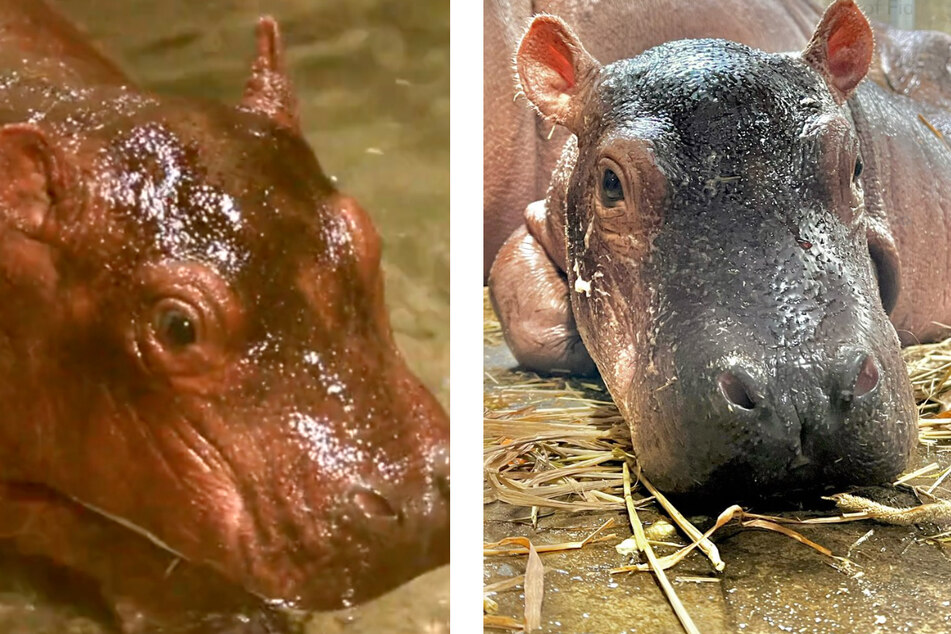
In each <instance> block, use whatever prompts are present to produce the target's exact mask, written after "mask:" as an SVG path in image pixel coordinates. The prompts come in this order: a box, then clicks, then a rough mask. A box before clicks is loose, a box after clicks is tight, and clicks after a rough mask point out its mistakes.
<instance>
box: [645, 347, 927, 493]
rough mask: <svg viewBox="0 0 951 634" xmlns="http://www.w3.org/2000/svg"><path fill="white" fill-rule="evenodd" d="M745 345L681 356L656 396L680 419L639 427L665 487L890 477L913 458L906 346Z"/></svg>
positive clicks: (725, 488) (753, 488) (766, 486)
mask: <svg viewBox="0 0 951 634" xmlns="http://www.w3.org/2000/svg"><path fill="white" fill-rule="evenodd" d="M743 356H745V357H746V358H742V357H741V356H740V355H729V356H721V357H719V358H717V359H716V360H711V361H709V362H703V361H698V360H697V359H696V358H694V359H691V360H690V362H688V361H687V360H685V359H683V358H682V359H681V361H680V363H678V365H677V366H676V369H675V372H676V377H677V381H674V382H668V384H667V387H665V388H663V391H668V390H669V391H670V393H669V394H666V395H663V397H662V398H658V400H657V401H656V402H657V404H658V407H659V408H660V410H661V414H662V416H663V417H664V418H666V419H667V421H668V425H669V426H667V427H666V431H662V432H660V434H656V433H655V434H651V433H650V431H651V430H650V429H643V428H642V429H641V431H640V433H641V434H642V436H641V441H642V442H640V443H639V444H640V446H641V447H642V450H641V452H640V453H639V454H638V457H639V459H640V461H641V463H642V465H643V467H644V470H645V472H646V473H647V474H648V476H649V477H651V478H652V479H653V480H654V481H655V483H656V484H657V485H658V486H659V487H661V488H664V489H666V490H669V491H672V492H677V493H683V494H687V495H689V494H691V493H696V492H699V491H700V490H701V489H702V490H703V491H704V492H705V495H708V494H709V493H710V492H711V491H712V492H716V491H720V492H722V495H726V496H731V497H736V496H739V497H741V498H749V497H769V496H770V495H776V494H781V495H788V494H789V493H790V492H793V491H797V490H799V491H802V492H807V491H811V490H815V489H819V488H825V487H837V486H845V485H849V484H853V483H859V482H865V483H868V482H885V481H888V480H889V479H891V478H893V477H894V476H895V475H896V474H897V473H899V472H900V471H901V470H902V469H903V468H904V466H905V464H907V460H908V456H909V454H910V452H911V449H912V447H913V443H914V438H915V434H914V431H913V430H914V421H915V409H914V402H913V400H912V396H911V390H910V387H909V385H908V383H907V379H906V378H905V377H904V376H903V371H902V366H901V364H900V359H899V358H898V355H897V351H895V352H891V353H890V354H889V353H888V352H885V351H881V352H876V351H873V350H871V349H870V348H867V347H862V346H857V347H856V346H842V347H841V348H840V349H838V350H836V351H834V352H832V353H829V354H823V353H814V354H808V355H806V354H802V353H801V352H799V353H792V354H783V355H776V356H773V357H769V356H767V357H766V358H762V357H759V358H756V357H754V356H752V355H743ZM663 391H661V392H659V393H658V396H660V395H662V394H663ZM671 428H673V429H671ZM665 433H667V434H668V435H673V436H674V437H675V438H676V441H673V442H669V441H668V438H664V437H662V435H663V434H665ZM700 483H703V484H702V485H701V484H700Z"/></svg>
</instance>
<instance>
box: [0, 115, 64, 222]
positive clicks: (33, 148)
mask: <svg viewBox="0 0 951 634" xmlns="http://www.w3.org/2000/svg"><path fill="white" fill-rule="evenodd" d="M0 173H2V174H3V179H2V181H0V222H4V223H9V224H11V225H12V226H14V227H15V228H17V229H18V230H20V231H22V232H24V233H26V234H27V235H30V236H32V237H42V233H43V230H44V228H46V227H47V226H48V222H47V220H48V219H49V217H50V211H51V210H52V209H53V207H54V206H56V205H58V204H60V203H62V202H63V201H64V200H66V192H67V191H69V190H70V188H71V186H72V180H73V175H74V170H73V168H72V165H71V164H70V162H69V161H68V160H67V158H66V156H65V155H64V154H63V153H62V152H61V151H60V150H59V148H57V147H56V146H55V145H54V144H53V143H52V142H51V141H50V139H49V137H47V135H46V133H45V132H43V130H41V129H40V128H39V127H37V126H35V125H33V124H31V123H13V124H8V125H5V126H3V127H0Z"/></svg>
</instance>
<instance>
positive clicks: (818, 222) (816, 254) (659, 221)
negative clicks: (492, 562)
mask: <svg viewBox="0 0 951 634" xmlns="http://www.w3.org/2000/svg"><path fill="white" fill-rule="evenodd" d="M491 4H492V3H489V4H487V5H486V9H487V11H488V10H489V8H490V5H491ZM659 4H665V3H650V9H651V13H650V14H649V15H641V16H639V17H640V20H634V19H631V16H630V15H627V14H625V13H624V11H625V10H630V11H635V10H636V9H634V7H642V8H643V7H647V6H648V3H617V4H615V3H596V2H590V3H570V5H569V6H568V7H565V8H563V9H564V11H563V12H562V14H563V15H567V16H572V17H574V18H575V19H577V24H578V25H580V28H579V31H578V32H576V31H575V30H574V28H573V27H574V24H573V23H572V22H571V20H570V19H569V20H568V21H563V20H562V19H560V18H559V17H555V16H537V17H536V18H535V19H534V20H533V21H532V22H531V25H530V27H529V28H528V30H527V32H525V33H524V35H523V38H522V40H521V42H520V43H519V45H518V52H517V54H516V57H515V60H516V64H515V66H516V72H517V77H518V81H519V87H518V90H520V94H522V95H524V97H525V99H527V100H528V101H530V102H531V104H532V105H533V106H534V107H535V108H536V109H537V111H538V112H539V113H540V114H541V115H542V116H543V117H544V120H540V121H542V123H541V124H540V125H542V126H543V127H544V129H551V128H552V127H557V128H559V129H563V130H564V131H566V132H567V133H570V137H569V140H568V142H567V143H565V144H563V150H562V144H561V143H560V142H559V143H558V144H557V146H558V150H557V152H555V153H558V152H560V158H559V160H558V163H557V165H556V167H555V168H554V169H553V171H552V173H551V178H550V186H549V187H548V191H547V196H546V197H545V198H544V200H539V201H536V202H531V203H530V204H527V205H525V206H524V207H522V208H518V205H519V204H521V203H523V202H525V201H532V200H533V199H534V198H536V197H538V196H539V195H540V189H541V187H542V186H543V184H544V183H545V182H546V175H547V174H548V170H549V167H548V166H549V165H550V163H549V162H548V160H549V159H548V157H549V150H550V149H552V148H550V147H549V146H545V145H544V142H543V141H540V140H539V135H538V134H536V131H534V130H529V131H527V132H526V136H525V138H524V139H521V138H520V137H518V135H517V134H516V133H515V132H513V131H512V130H515V129H516V128H518V129H521V128H519V126H521V123H523V122H524V118H523V117H521V116H518V115H516V114H515V113H514V112H512V111H509V112H508V113H506V111H505V110H502V109H501V107H500V109H499V110H498V111H497V112H496V113H494V115H493V117H489V113H488V112H487V123H486V137H485V140H486V144H487V150H486V151H487V156H488V152H489V148H490V146H492V145H493V144H495V143H497V142H498V140H499V139H512V138H520V140H519V141H518V142H517V143H514V144H512V145H511V146H509V147H510V150H509V153H508V154H506V153H505V152H502V153H501V154H499V156H501V158H500V162H490V161H489V160H488V158H487V161H486V169H487V172H486V200H485V204H486V209H485V212H486V219H485V222H486V223H487V233H486V262H490V261H492V258H493V256H495V250H496V249H497V248H498V247H497V244H496V243H495V242H493V241H494V240H496V239H497V238H498V235H497V234H491V233H490V232H489V231H488V227H489V226H490V225H491V226H492V227H495V228H496V230H497V231H499V232H501V233H504V231H505V230H506V229H507V228H508V226H509V225H510V214H516V213H517V214H520V217H521V221H522V223H523V224H522V226H521V227H519V228H517V229H515V230H514V232H512V233H511V235H510V237H509V238H508V240H507V241H506V242H505V243H504V245H503V246H502V247H501V249H500V250H499V251H498V254H497V256H495V257H494V264H493V266H492V269H491V273H490V276H489V289H490V294H491V298H492V302H493V305H494V306H495V309H496V312H497V313H498V314H499V317H500V320H501V322H502V325H503V332H504V334H505V337H506V341H507V343H508V344H509V347H510V348H511V349H512V352H513V353H514V355H515V357H516V359H518V360H519V362H521V363H522V364H523V365H524V366H527V367H529V368H532V369H536V370H539V371H542V372H552V371H562V372H569V373H577V374H585V373H591V372H594V371H598V372H599V373H600V374H601V376H602V378H603V379H604V382H605V384H606V386H607V388H608V389H609V391H610V392H611V394H612V396H613V398H614V400H615V402H616V403H617V404H618V406H619V408H620V409H621V412H622V413H623V414H624V416H625V418H626V419H627V420H628V422H629V424H630V426H631V432H632V438H633V441H634V448H635V451H636V453H637V455H638V459H639V461H640V463H641V465H642V466H643V468H644V470H645V473H646V474H647V475H648V476H650V477H651V478H652V479H653V480H654V482H655V484H657V485H658V486H660V487H661V488H663V489H665V490H667V491H670V492H673V493H682V494H685V495H686V494H689V495H698V496H706V497H707V499H711V497H715V495H713V494H715V493H717V492H720V493H723V492H726V491H729V492H730V493H731V495H734V496H743V495H746V496H750V497H755V496H757V495H760V494H761V493H763V492H765V491H768V490H770V489H771V488H772V489H774V490H781V491H783V492H784V493H787V494H792V493H793V492H798V491H811V490H814V489H816V488H821V487H824V486H843V485H847V484H853V483H862V484H875V483H880V482H885V481H888V480H889V479H890V478H892V477H893V476H894V475H896V474H897V473H899V472H900V471H901V469H903V468H904V467H905V465H906V464H907V461H908V457H909V456H910V452H911V450H912V448H913V446H914V441H915V436H916V434H915V426H916V425H915V422H916V414H915V408H914V403H913V401H912V398H911V388H910V384H909V382H908V377H907V373H906V372H905V368H904V365H903V364H902V362H901V357H900V351H899V337H900V339H901V341H902V342H906V343H907V342H909V341H916V340H917V341H932V340H935V339H937V338H939V337H941V336H942V335H945V334H946V333H947V328H946V327H945V326H943V325H942V324H948V323H951V295H949V294H948V293H943V292H940V290H937V291H936V289H940V288H942V287H943V286H945V285H946V284H945V283H944V282H942V280H945V279H946V278H947V277H948V275H949V271H951V249H948V248H947V245H948V244H949V242H951V235H949V234H948V226H949V223H948V218H949V217H951V150H949V146H948V144H947V141H946V140H945V138H946V137H947V135H948V134H949V132H951V117H949V110H948V107H949V105H951V80H949V70H948V65H947V60H948V59H949V57H951V52H949V50H951V49H949V42H951V38H949V37H948V36H946V35H943V34H940V33H930V32H921V33H914V34H909V33H903V32H901V31H896V30H893V29H890V28H887V27H883V26H880V25H879V26H876V27H874V29H873V27H872V26H871V25H870V24H869V23H868V21H867V20H866V18H865V16H864V15H863V14H862V13H861V11H860V10H859V9H858V7H857V6H856V5H855V4H854V2H853V1H852V0H838V1H837V2H835V3H833V4H832V5H831V6H830V8H829V9H828V10H827V11H826V12H825V13H824V14H822V15H821V16H820V15H819V13H818V11H817V10H816V9H815V8H814V7H812V5H811V4H809V3H806V2H785V3H778V2H776V3H773V2H770V3H757V2H754V3H748V6H749V7H750V8H749V10H746V9H744V10H742V11H741V10H739V7H733V8H732V9H731V8H730V7H732V5H731V3H729V2H716V3H689V7H690V10H689V11H687V7H688V3H686V2H673V1H671V2H669V3H666V4H665V7H664V8H659V7H658V5H659ZM743 4H744V6H747V3H743ZM492 8H494V5H492ZM714 8H716V9H718V10H720V11H721V12H722V14H723V15H729V16H732V17H733V19H731V20H722V19H717V18H716V16H715V15H713V14H712V13H707V12H708V11H714ZM793 8H795V10H793ZM758 11H765V12H766V13H764V14H761V13H758ZM770 11H771V12H772V16H771V17H770V18H769V19H768V20H767V21H766V22H764V21H763V16H768V15H769V12H770ZM810 12H811V14H812V15H813V16H814V18H813V20H812V21H811V22H810V23H809V24H810V25H809V26H808V28H803V22H802V17H803V16H805V15H809V14H810ZM496 13H497V11H496ZM757 16H759V17H757ZM784 16H785V17H784ZM498 23H507V22H506V21H505V20H499V21H498ZM654 23H656V24H658V25H667V29H668V30H666V31H665V30H664V28H663V26H658V27H657V28H653V29H647V30H646V31H645V32H647V33H651V34H652V36H656V39H650V40H649V42H650V43H651V44H658V43H660V42H664V43H663V44H661V45H659V46H654V47H653V48H650V49H648V50H646V51H644V50H643V49H644V48H646V46H641V40H642V38H640V37H638V36H637V34H630V33H628V34H627V35H628V36H629V37H627V38H626V39H625V38H621V37H617V36H616V35H614V34H615V33H616V29H621V28H623V29H633V28H635V26H640V25H641V24H654ZM735 23H740V24H745V25H746V28H748V29H749V30H748V31H747V32H746V33H743V32H740V30H741V29H742V27H741V26H737V24H735ZM493 24H495V23H494V22H493V16H489V17H488V18H487V38H489V39H491V38H493V37H500V38H501V37H502V36H501V35H500V33H499V32H498V30H497V29H495V28H494V27H493ZM591 24H595V25H596V29H595V31H594V32H591V31H587V30H586V29H587V28H588V27H589V26H590V25H591ZM724 24H729V25H730V26H729V27H726V26H724ZM612 25H613V26H612ZM696 25H703V26H702V27H699V26H696ZM775 27H779V30H778V31H776V30H774V28H775ZM718 29H719V30H718ZM727 29H733V31H732V32H731V33H727V32H726V30H727ZM738 29H739V30H738ZM579 32H580V33H582V34H583V35H579ZM783 33H784V34H786V36H787V37H789V38H790V39H789V40H784V39H782V37H780V34H783ZM810 33H811V36H810ZM697 35H720V36H722V37H724V38H727V39H732V40H738V41H739V42H741V43H740V44H737V43H735V42H733V41H727V39H676V38H684V37H691V38H693V37H696V36H697ZM666 40H673V41H666ZM496 44H497V46H493V47H487V56H489V59H488V60H487V64H488V63H490V62H491V54H494V51H495V50H496V48H497V47H498V46H501V45H500V44H498V43H496ZM620 44H623V45H624V47H626V48H624V50H622V51H619V50H617V48H615V49H614V50H606V51H605V52H604V55H606V57H604V58H601V57H600V55H599V54H597V53H593V52H589V51H597V50H598V48H600V47H608V49H610V47H612V46H615V47H617V46H619V45H620ZM743 44H746V45H750V46H744V45H743ZM876 44H877V46H876ZM588 46H590V47H591V49H588V48H587V47H588ZM786 50H799V51H801V53H782V54H770V53H771V52H772V51H786ZM641 51H643V52H641ZM618 56H620V57H622V59H620V60H619V61H617V62H614V63H608V62H611V60H614V59H617V57H618ZM489 76H493V77H494V75H493V74H492V73H491V72H490V69H488V68H487V83H486V86H487V90H492V89H493V88H492V87H491V86H490V84H489V80H488V77H489ZM865 77H868V78H869V79H868V80H865V79H864V78H865ZM493 81H494V80H493ZM493 85H495V84H493ZM495 88H496V89H499V90H504V92H505V93H506V94H507V95H509V96H511V95H513V94H515V91H516V89H515V88H513V89H509V90H506V89H501V88H498V86H497V85H495ZM509 101H511V100H510V99H500V100H499V103H503V102H504V103H509ZM515 101H516V102H522V101H524V100H523V99H522V97H519V98H518V99H516V100H515ZM512 107H513V108H516V107H523V109H524V110H527V108H524V106H523V105H520V104H519V103H515V104H513V105H512ZM513 122H520V123H518V125H516V126H514V127H510V128H507V127H506V126H511V125H512V123H513ZM533 127H534V126H529V128H533ZM502 130H509V131H508V132H505V133H503V132H501V131H502ZM942 133H943V135H944V136H942ZM506 159H508V160H510V161H511V162H510V163H505V160H506ZM519 169H521V172H520V171H519ZM504 182H507V183H513V185H512V186H511V187H509V186H506V185H504V184H503V183H504ZM499 192H502V193H504V194H505V195H508V196H510V200H509V202H508V203H505V204H500V203H499V200H500V199H499V198H498V196H496V194H498V193H499ZM509 204H510V205H511V207H506V206H505V205H509ZM896 335H897V336H896Z"/></svg>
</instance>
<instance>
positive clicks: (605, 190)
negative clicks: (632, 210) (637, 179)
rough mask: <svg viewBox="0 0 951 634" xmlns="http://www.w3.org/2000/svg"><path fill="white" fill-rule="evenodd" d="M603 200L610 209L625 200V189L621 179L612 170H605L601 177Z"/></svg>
mask: <svg viewBox="0 0 951 634" xmlns="http://www.w3.org/2000/svg"><path fill="white" fill-rule="evenodd" d="M601 200H602V202H603V203H604V204H605V205H606V206H608V207H610V206H612V205H616V204H617V203H619V202H620V201H622V200H624V188H623V187H622V186H621V179H620V178H618V176H617V174H615V173H614V170H612V169H605V170H604V173H603V174H602V175H601Z"/></svg>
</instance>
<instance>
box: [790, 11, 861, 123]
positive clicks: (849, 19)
mask: <svg viewBox="0 0 951 634" xmlns="http://www.w3.org/2000/svg"><path fill="white" fill-rule="evenodd" d="M874 48H875V38H874V35H873V34H872V28H871V27H870V26H869V24H868V20H867V19H865V16H864V15H863V14H862V11H861V9H859V8H858V7H857V6H856V5H855V2H854V0H837V1H836V2H834V3H833V4H832V5H830V6H829V8H828V9H826V12H825V14H824V15H823V16H822V21H821V22H819V26H818V27H816V32H815V34H813V36H812V41H811V42H809V45H808V46H806V50H805V51H803V53H802V59H803V61H805V62H806V63H807V64H809V65H810V66H811V67H812V68H814V69H815V70H816V72H818V73H819V74H820V75H822V78H823V79H824V80H825V82H826V85H828V86H829V91H830V92H831V93H832V96H833V98H835V101H836V103H837V104H839V105H842V104H843V103H845V100H846V99H848V98H849V96H850V95H851V94H852V91H853V90H855V87H856V86H857V85H858V83H859V82H860V81H862V79H863V78H864V77H865V74H866V73H867V72H868V68H869V65H870V64H871V63H872V51H873V50H874Z"/></svg>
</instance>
